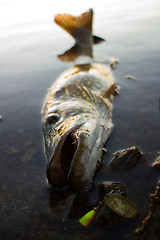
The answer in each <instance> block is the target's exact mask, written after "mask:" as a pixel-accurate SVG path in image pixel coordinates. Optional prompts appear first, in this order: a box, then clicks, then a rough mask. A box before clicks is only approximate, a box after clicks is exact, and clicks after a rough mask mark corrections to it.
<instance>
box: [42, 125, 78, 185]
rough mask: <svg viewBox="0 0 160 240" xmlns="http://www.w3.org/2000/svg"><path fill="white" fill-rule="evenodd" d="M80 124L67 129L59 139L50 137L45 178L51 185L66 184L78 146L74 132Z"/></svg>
mask: <svg viewBox="0 0 160 240" xmlns="http://www.w3.org/2000/svg"><path fill="white" fill-rule="evenodd" d="M80 126H81V125H78V126H77V125H76V126H74V127H72V128H71V129H67V131H66V132H64V133H63V135H62V136H60V135H59V139H56V140H55V139H54V138H53V139H52V140H51V143H50V146H49V147H47V150H46V151H45V152H46V157H47V159H48V163H47V179H48V183H49V185H50V186H52V187H56V188H62V187H65V186H66V185H67V184H68V174H69V170H70V165H71V162H72V159H73V156H74V154H75V152H76V150H77V147H78V139H77V138H76V136H75V135H74V132H75V131H77V130H78V128H79V127H80Z"/></svg>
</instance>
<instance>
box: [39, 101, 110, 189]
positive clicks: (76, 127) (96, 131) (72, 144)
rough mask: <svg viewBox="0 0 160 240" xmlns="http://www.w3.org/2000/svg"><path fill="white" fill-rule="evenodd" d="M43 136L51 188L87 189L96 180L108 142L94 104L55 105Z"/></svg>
mask: <svg viewBox="0 0 160 240" xmlns="http://www.w3.org/2000/svg"><path fill="white" fill-rule="evenodd" d="M77 106H78V107H77ZM60 109H63V111H60ZM43 133H44V141H45V154H46V158H47V179H48V183H49V185H50V186H53V187H56V188H66V187H68V186H69V187H71V188H74V189H76V190H77V189H82V188H84V187H85V186H86V184H87V183H88V182H89V181H90V180H92V178H93V175H94V173H95V169H96V165H97V162H98V160H99V158H100V156H101V153H102V147H103V145H104V142H105V139H104V138H103V137H102V135H103V134H104V128H103V126H102V125H101V123H100V116H99V112H98V111H96V110H95V109H94V108H93V107H92V106H91V104H88V105H87V107H86V105H83V104H80V102H76V101H72V102H68V103H66V102H61V103H59V104H58V103H56V101H55V102H54V104H53V105H52V107H50V108H49V110H48V112H47V114H46V116H45V118H44V121H43Z"/></svg>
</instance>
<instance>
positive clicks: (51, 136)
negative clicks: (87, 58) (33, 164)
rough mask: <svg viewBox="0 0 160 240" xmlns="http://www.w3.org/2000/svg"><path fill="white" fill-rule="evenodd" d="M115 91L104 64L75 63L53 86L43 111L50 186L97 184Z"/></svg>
mask: <svg viewBox="0 0 160 240" xmlns="http://www.w3.org/2000/svg"><path fill="white" fill-rule="evenodd" d="M75 22H76V20H75ZM115 89H116V85H115V83H114V78H113V75H112V72H111V69H110V67H107V66H106V65H104V64H101V63H92V64H82V65H75V66H73V67H72V68H70V69H68V70H66V71H65V72H64V73H62V75H60V77H58V79H57V80H56V81H55V83H54V84H53V85H52V86H51V88H50V89H49V92H48V94H47V97H46V99H45V102H44V106H43V111H42V117H43V134H44V142H45V155H46V158H47V179H48V183H49V185H51V186H53V187H56V188H66V187H68V186H69V187H71V188H74V189H77V190H78V189H82V188H84V187H86V186H87V185H88V184H89V183H90V182H91V181H92V180H93V177H94V175H95V172H96V169H97V166H98V163H99V162H100V161H101V160H102V152H103V147H104V144H105V143H106V141H107V139H108V137H109V135H110V133H111V130H112V127H113V124H112V119H111V118H112V116H111V115H112V99H113V97H112V96H113V93H114V91H115Z"/></svg>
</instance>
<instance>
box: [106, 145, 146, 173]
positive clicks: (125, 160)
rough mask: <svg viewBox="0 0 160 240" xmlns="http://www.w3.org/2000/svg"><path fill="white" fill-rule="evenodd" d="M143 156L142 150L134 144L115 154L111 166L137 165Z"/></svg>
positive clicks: (115, 167)
mask: <svg viewBox="0 0 160 240" xmlns="http://www.w3.org/2000/svg"><path fill="white" fill-rule="evenodd" d="M141 157H142V152H140V150H139V149H138V148H137V147H135V146H133V147H130V148H126V149H124V150H121V151H118V152H116V153H115V154H114V158H113V159H112V160H111V162H110V167H111V168H114V169H122V168H124V167H125V168H128V169H130V168H133V167H135V166H136V164H137V162H138V161H139V159H140V158H141Z"/></svg>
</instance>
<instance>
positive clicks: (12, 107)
mask: <svg viewBox="0 0 160 240" xmlns="http://www.w3.org/2000/svg"><path fill="white" fill-rule="evenodd" d="M77 5H78V4H77ZM90 7H93V9H94V12H95V17H94V25H93V26H94V33H95V34H96V35H98V36H101V37H103V38H105V39H107V42H105V43H102V44H99V45H96V46H95V47H94V59H93V61H96V62H103V63H106V62H108V61H109V59H110V57H112V56H114V57H117V58H119V59H120V62H119V64H118V65H117V66H116V68H115V69H114V71H113V73H114V76H115V80H116V83H117V85H119V86H120V94H119V95H118V96H116V97H115V99H114V104H113V105H114V108H113V122H114V129H113V132H112V134H111V136H110V138H109V140H108V142H107V144H106V149H107V153H106V154H105V155H104V159H103V167H102V168H101V169H100V171H99V172H98V173H97V174H96V178H95V186H97V185H98V183H99V182H100V181H104V180H110V181H121V172H118V171H113V170H111V169H109V168H108V163H109V161H110V160H111V158H112V155H113V153H114V152H115V151H118V150H120V149H124V148H126V147H130V146H133V145H135V146H137V147H139V149H140V150H141V151H142V152H143V154H144V155H143V158H142V159H141V160H140V162H139V163H138V165H137V166H136V167H135V168H133V169H132V170H130V171H129V172H127V171H125V172H124V176H123V182H124V184H125V186H126V191H127V196H128V197H129V198H130V199H131V200H132V201H134V202H135V203H136V205H137V207H138V211H139V215H138V217H137V218H136V219H135V220H132V221H125V222H123V221H122V222H121V223H118V224H117V223H114V222H113V224H112V226H102V225H100V224H98V223H97V222H96V221H94V222H93V223H92V225H91V226H90V227H89V228H88V229H84V228H83V227H82V226H80V225H79V223H78V220H77V219H76V218H72V217H71V216H70V217H68V214H69V212H70V207H71V205H72V203H73V201H74V198H75V194H71V195H70V196H69V197H68V198H66V197H65V196H64V195H63V193H62V194H61V195H62V196H60V198H58V194H53V193H52V194H50V191H49V188H48V186H47V182H46V177H45V165H46V160H45V157H44V153H43V138H42V127H41V115H40V112H41V107H42V105H43V101H44V98H45V95H46V92H47V88H49V87H50V85H51V84H52V83H53V81H54V80H55V79H56V77H57V76H58V75H59V74H60V73H61V72H62V71H64V70H65V69H67V68H68V67H70V66H72V65H73V63H66V62H61V61H60V60H58V58H57V55H58V54H60V53H62V52H64V51H65V50H67V49H68V48H70V47H71V46H72V44H73V43H74V42H73V40H72V38H71V37H70V36H69V35H68V34H67V33H66V32H65V31H63V30H62V29H60V28H59V27H58V26H56V25H55V24H54V23H53V16H54V14H55V13H58V12H61V13H63V12H64V13H71V14H80V13H81V12H83V11H85V10H87V9H88V8H90ZM159 24H160V3H159V1H156V0H153V1H151V0H147V1H138V0H135V1H134V2H133V1H126V0H120V1H118V0H114V1H113V0H112V1H111V0H109V1H100V2H97V1H93V0H92V1H87V3H86V1H81V4H80V6H75V4H73V3H71V2H69V3H68V4H65V5H64V4H61V3H57V4H56V6H55V4H54V3H53V1H50V0H48V1H36V0H35V1H27V3H26V2H24V1H18V0H17V1H15V2H14V4H13V3H12V2H11V1H7V2H6V1H0V32H1V35H0V115H1V116H2V119H0V136H1V138H0V139H1V140H0V141H1V145H0V148H1V150H0V161H1V168H0V184H1V196H0V206H1V209H0V216H1V224H0V239H12V240H13V239H27V240H28V239H39V240H41V239H71V238H72V239H75V240H78V239H79V240H80V239H84V240H89V239H93V240H97V239H102V240H103V239H131V236H132V234H133V231H134V230H135V228H137V227H139V226H140V225H141V221H142V220H143V218H144V216H145V215H146V214H147V212H148V200H147V196H148V194H150V193H153V192H154V191H155V186H156V184H157V182H158V180H159V176H160V172H159V170H156V169H153V168H151V164H152V162H153V160H154V156H155V155H156V154H157V152H158V151H160V137H159V136H160V109H159V107H160V106H159V97H160V67H159V66H160V41H159V39H160V31H159ZM64 43H65V44H64ZM91 61H92V60H91V59H89V58H87V57H84V58H81V59H78V60H77V61H76V63H83V62H91ZM125 75H133V76H135V77H136V78H137V80H133V79H125ZM87 196H88V197H89V199H90V202H91V205H92V206H96V203H97V200H98V194H97V188H96V187H95V188H93V189H91V190H90V191H89V192H88V194H87ZM55 198H56V199H57V201H55ZM157 209H158V208H157ZM159 217H160V211H159V210H157V212H156V214H155V215H154V219H153V220H152V222H151V223H150V225H149V228H148V229H149V230H148V231H147V233H145V234H147V235H146V236H147V239H153V240H154V239H160V231H159V222H158V221H159V220H158V219H159Z"/></svg>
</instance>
